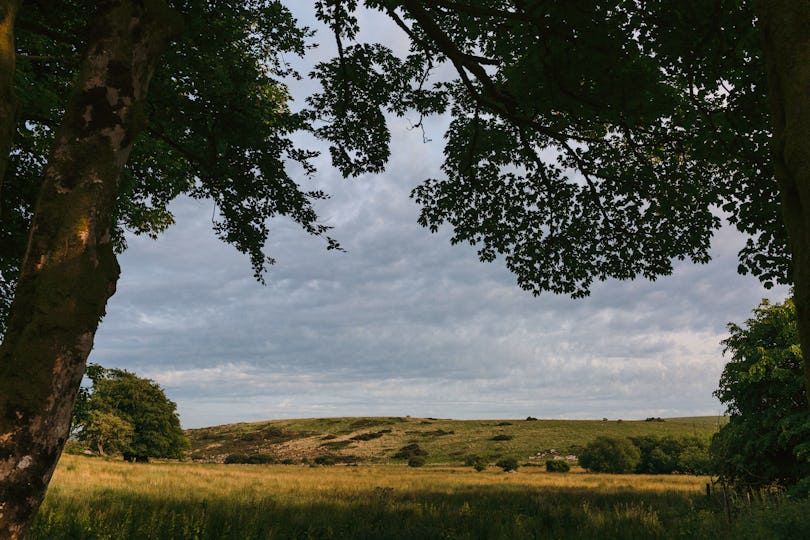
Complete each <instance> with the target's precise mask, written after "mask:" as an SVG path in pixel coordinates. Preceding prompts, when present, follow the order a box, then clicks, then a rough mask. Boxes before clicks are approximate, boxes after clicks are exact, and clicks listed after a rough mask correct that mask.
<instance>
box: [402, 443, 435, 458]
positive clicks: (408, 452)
mask: <svg viewBox="0 0 810 540" xmlns="http://www.w3.org/2000/svg"><path fill="white" fill-rule="evenodd" d="M427 455H428V453H427V451H425V450H423V449H422V448H420V447H419V445H418V444H407V445H405V446H403V447H402V448H400V449H399V451H397V453H396V454H394V459H411V458H412V457H414V456H427Z"/></svg>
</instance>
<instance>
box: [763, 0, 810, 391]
mask: <svg viewBox="0 0 810 540" xmlns="http://www.w3.org/2000/svg"><path fill="white" fill-rule="evenodd" d="M757 14H758V17H759V24H760V31H761V35H762V45H763V49H764V52H765V63H766V67H767V70H768V98H769V100H770V104H771V117H772V123H773V143H772V149H773V161H774V166H775V171H776V178H777V180H778V182H779V189H780V192H781V196H782V217H783V219H784V222H785V225H786V227H787V231H788V234H789V236H790V248H791V255H792V263H793V276H792V277H793V283H794V302H795V304H796V315H797V318H798V323H799V339H800V341H801V346H802V350H803V351H810V32H808V29H810V0H760V1H759V2H757ZM804 373H805V380H806V386H807V389H808V391H807V394H808V403H810V363H808V356H807V355H806V356H805V361H804Z"/></svg>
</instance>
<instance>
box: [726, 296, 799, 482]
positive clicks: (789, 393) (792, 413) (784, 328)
mask: <svg viewBox="0 0 810 540" xmlns="http://www.w3.org/2000/svg"><path fill="white" fill-rule="evenodd" d="M728 326H729V334H730V336H729V337H728V339H726V340H725V341H723V342H722V343H723V345H724V346H725V352H727V353H728V352H730V353H731V360H730V361H729V362H728V364H726V367H725V368H724V369H723V374H722V376H721V377H720V387H719V389H718V390H717V391H716V392H715V393H714V395H715V396H717V397H718V398H719V399H720V401H721V402H722V403H723V404H725V405H726V407H727V413H728V415H729V421H728V423H727V424H726V425H724V426H723V427H721V428H720V431H719V432H718V433H717V434H715V436H714V438H713V439H712V443H711V452H712V457H713V459H714V462H715V464H716V467H717V470H716V473H717V474H719V475H720V477H721V478H723V479H724V480H726V481H728V482H730V483H732V484H736V485H737V486H738V487H741V488H746V489H751V488H753V489H758V488H763V487H768V486H773V485H776V486H780V487H784V488H791V487H792V486H794V485H797V484H798V486H797V488H798V489H799V491H805V488H804V487H802V486H803V485H806V483H807V482H808V480H806V479H808V478H810V460H809V459H808V456H810V410H808V408H807V395H806V388H805V376H804V361H803V356H802V350H801V347H800V344H799V334H798V328H797V325H796V307H795V305H794V303H793V300H791V299H788V300H785V302H784V303H782V304H770V303H769V302H768V301H767V300H763V301H762V303H761V304H760V305H759V307H758V308H756V309H755V310H754V317H753V318H751V319H748V320H747V321H746V322H745V324H744V325H743V326H738V325H736V324H733V323H732V324H729V325H728Z"/></svg>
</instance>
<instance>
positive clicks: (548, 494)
mask: <svg viewBox="0 0 810 540" xmlns="http://www.w3.org/2000/svg"><path fill="white" fill-rule="evenodd" d="M707 480H708V479H706V478H704V477H692V476H677V475H673V476H643V475H601V474H588V473H584V472H582V471H581V470H577V471H575V472H572V473H568V474H553V473H546V472H545V471H543V470H542V469H540V468H537V467H528V468H522V469H520V470H519V471H518V472H516V473H511V474H507V473H503V472H501V471H500V470H498V469H495V468H490V469H488V470H486V471H484V472H481V473H476V472H475V471H474V470H473V469H472V468H469V467H466V468H460V467H442V466H430V467H425V468H420V469H413V468H409V467H406V466H404V465H360V466H334V467H308V466H302V465H286V466H285V465H270V466H266V465H219V464H202V463H152V464H132V463H124V462H121V461H105V460H102V459H99V458H87V457H82V456H64V457H63V458H62V461H61V462H60V465H59V467H58V469H57V471H56V474H55V476H54V479H53V482H52V485H51V489H50V491H49V493H48V496H47V499H46V501H45V504H44V506H43V508H42V510H41V512H40V514H39V516H38V517H37V521H36V524H35V527H34V530H33V533H32V538H34V539H43V540H44V539H49V540H51V539H54V540H55V539H67V538H70V539H102V538H109V539H116V538H135V539H138V538H144V539H146V538H148V539H161V540H162V539H178V540H179V539H212V540H213V539H217V540H219V539H223V540H224V539H239V540H243V539H250V538H256V539H259V538H262V539H263V538H268V539H290V538H367V539H411V538H413V539H433V538H436V539H438V538H444V539H473V538H475V539H510V540H512V539H515V540H519V539H530V538H531V539H535V538H541V539H544V538H549V539H551V538H583V539H584V538H587V539H594V538H599V539H612V538H710V537H714V538H717V539H725V538H729V539H730V538H735V539H736V538H802V537H807V536H805V535H804V534H805V533H810V528H806V529H804V530H801V529H800V527H802V526H805V527H807V523H806V522H807V521H808V520H807V518H806V517H805V516H806V515H807V511H808V510H810V506H808V505H807V504H805V505H804V506H795V507H792V506H789V505H785V504H783V505H782V507H781V508H782V509H781V510H780V511H781V512H782V514H780V515H779V516H778V519H777V518H773V520H772V521H773V523H771V522H769V521H767V520H765V519H756V520H754V521H753V522H752V521H751V519H749V521H745V520H739V519H738V521H737V522H735V523H734V524H732V526H729V525H728V524H727V523H726V521H725V517H724V513H723V511H722V504H720V499H719V498H717V497H711V498H709V497H707V496H706V494H705V484H706V482H707ZM785 509H787V510H785ZM785 514H786V515H785ZM768 516H771V515H770V514H769V515H768ZM768 516H766V517H768ZM743 517H746V516H743ZM754 517H756V516H754ZM771 517H773V516H771ZM752 523H753V524H752ZM757 527H759V528H757ZM794 533H795V534H794Z"/></svg>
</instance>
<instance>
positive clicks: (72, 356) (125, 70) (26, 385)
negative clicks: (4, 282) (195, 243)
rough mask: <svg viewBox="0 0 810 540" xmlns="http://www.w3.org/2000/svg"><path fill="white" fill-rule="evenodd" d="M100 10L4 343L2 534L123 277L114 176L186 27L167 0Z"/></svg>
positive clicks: (111, 0)
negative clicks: (114, 238) (115, 241)
mask: <svg viewBox="0 0 810 540" xmlns="http://www.w3.org/2000/svg"><path fill="white" fill-rule="evenodd" d="M98 5H99V13H98V14H97V15H96V17H95V20H94V25H93V31H92V34H91V35H90V36H91V37H90V39H89V40H88V47H87V52H86V53H85V55H84V59H83V62H82V67H81V70H80V73H79V75H78V78H77V80H76V82H75V85H74V90H73V95H72V96H71V99H70V102H69V104H68V106H67V109H66V112H65V117H64V118H63V120H62V124H61V126H60V128H59V130H58V131H57V133H56V135H55V140H54V143H53V147H52V149H51V153H50V158H49V162H48V165H47V167H46V169H45V172H44V178H43V184H42V188H41V193H40V196H39V200H38V201H37V206H36V210H35V214H34V218H33V223H32V227H31V234H30V237H29V240H28V248H27V252H26V255H25V258H24V260H23V264H22V270H21V275H20V279H19V282H18V284H17V291H16V295H15V298H14V303H13V305H12V308H11V314H10V317H9V321H8V330H7V332H6V334H5V338H4V341H3V343H2V345H0V539H7V538H21V537H24V536H25V534H26V533H27V531H28V529H29V528H30V525H31V521H32V520H33V517H34V515H35V514H36V511H37V509H38V508H39V505H40V503H41V502H42V499H43V497H44V496H45V489H46V488H47V485H48V482H49V481H50V478H51V475H52V473H53V470H54V467H55V466H56V462H57V461H58V459H59V455H60V453H61V451H62V446H63V445H64V442H65V440H66V438H67V436H68V431H69V427H70V416H71V411H72V409H73V403H74V401H75V398H76V393H77V391H78V388H79V384H80V382H81V379H82V375H83V374H84V368H85V362H86V360H87V356H88V354H89V353H90V349H91V348H92V346H93V337H94V335H95V332H96V328H97V327H98V323H99V320H100V318H101V317H102V316H103V315H104V311H105V306H106V303H107V300H108V298H109V297H110V296H111V295H112V294H113V292H114V291H115V284H116V281H117V279H118V263H117V261H116V258H115V255H114V254H113V249H112V245H111V243H110V229H111V227H112V226H113V222H112V216H113V208H114V205H115V200H116V194H117V191H118V177H119V175H120V173H121V170H122V168H123V166H124V164H125V163H126V161H127V158H128V156H129V152H130V149H131V147H132V143H133V141H134V139H135V137H136V136H137V134H138V132H139V131H140V130H141V129H142V128H143V124H144V118H143V102H144V99H145V97H146V92H147V87H148V84H149V80H150V77H151V75H152V73H153V71H154V68H155V66H156V64H157V61H158V58H159V56H160V54H161V52H162V51H163V50H164V48H165V47H166V45H167V43H168V41H169V39H170V37H171V36H172V35H173V34H174V33H175V32H176V31H177V30H178V29H179V18H178V17H177V16H176V14H175V13H174V12H173V11H171V10H170V8H169V7H168V6H167V5H166V3H165V1H164V0H143V1H136V0H106V1H103V2H102V1H100V2H98Z"/></svg>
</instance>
